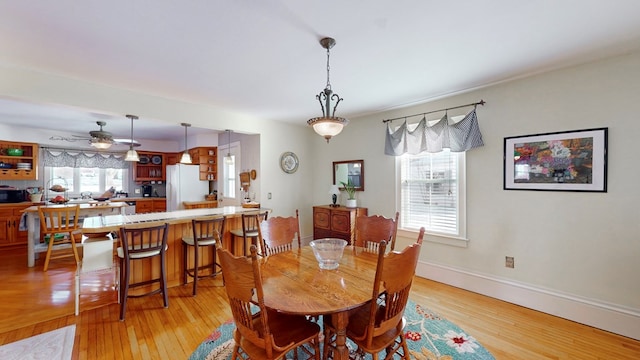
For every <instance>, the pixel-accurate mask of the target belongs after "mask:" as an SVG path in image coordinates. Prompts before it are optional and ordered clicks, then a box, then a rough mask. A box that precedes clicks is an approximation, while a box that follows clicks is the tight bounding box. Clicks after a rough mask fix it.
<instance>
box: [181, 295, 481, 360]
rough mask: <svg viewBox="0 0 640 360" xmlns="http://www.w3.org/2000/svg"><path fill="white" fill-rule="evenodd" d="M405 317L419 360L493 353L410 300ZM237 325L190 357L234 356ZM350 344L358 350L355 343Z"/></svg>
mask: <svg viewBox="0 0 640 360" xmlns="http://www.w3.org/2000/svg"><path fill="white" fill-rule="evenodd" d="M404 316H405V318H406V319H407V326H406V328H405V335H406V338H407V343H408V345H409V351H410V353H411V358H412V359H418V360H458V359H465V360H467V359H470V360H489V359H494V357H493V355H491V353H489V351H487V349H485V348H484V347H483V346H482V345H480V344H479V343H478V342H477V341H476V339H474V338H473V336H471V335H469V334H467V333H466V332H464V330H462V329H460V328H459V327H458V326H456V325H455V324H453V323H452V322H450V321H448V320H447V319H444V318H442V317H441V316H439V315H438V314H435V313H434V312H432V311H431V310H429V309H427V308H424V307H422V306H420V305H417V304H415V303H414V302H412V301H409V303H408V304H407V308H406V309H405V312H404ZM320 325H321V326H322V324H320ZM234 330H235V325H234V323H233V321H232V320H230V321H227V322H226V323H224V324H223V325H222V326H220V327H219V328H217V329H215V330H214V331H213V332H212V333H211V334H210V335H209V337H208V338H207V339H205V341H203V342H202V344H200V346H198V348H197V349H196V350H195V351H194V352H193V354H191V356H190V357H189V360H213V359H215V360H228V359H231V353H232V351H233V346H234V340H233V331H234ZM347 346H348V347H349V349H350V350H352V351H353V350H355V346H354V345H353V344H352V343H348V344H347Z"/></svg>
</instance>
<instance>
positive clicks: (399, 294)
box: [323, 241, 422, 360]
mask: <svg viewBox="0 0 640 360" xmlns="http://www.w3.org/2000/svg"><path fill="white" fill-rule="evenodd" d="M386 246H387V244H386V241H382V242H380V245H379V247H378V250H379V252H378V263H377V268H376V275H375V280H374V282H373V293H372V296H371V299H372V300H371V301H369V302H368V303H367V304H365V305H363V306H361V307H359V308H357V309H356V310H354V311H353V312H352V313H351V314H350V316H349V324H348V325H347V337H348V338H349V339H350V340H351V341H353V342H354V343H355V344H356V345H357V346H358V352H360V353H362V352H365V353H369V354H371V356H372V357H373V359H378V354H379V353H380V352H381V351H383V350H385V354H386V356H385V357H384V358H385V359H391V358H393V356H394V354H395V355H398V356H400V357H401V358H402V359H407V360H408V359H409V348H408V346H407V342H406V340H405V337H404V332H403V329H404V327H405V325H406V319H405V318H404V317H403V314H404V309H405V307H406V306H407V301H408V300H409V291H410V290H411V284H412V281H413V277H414V275H415V269H416V266H417V264H418V256H419V255H420V248H421V247H422V245H420V244H418V243H414V244H411V245H409V246H407V247H406V248H405V249H404V250H402V252H396V251H391V252H390V253H388V254H386V255H385V251H386ZM335 337H336V328H335V327H334V326H333V324H332V322H331V318H330V317H328V316H327V317H324V351H323V358H324V359H328V358H329V355H330V353H332V351H333V350H334V349H335Z"/></svg>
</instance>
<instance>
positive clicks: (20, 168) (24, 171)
mask: <svg viewBox="0 0 640 360" xmlns="http://www.w3.org/2000/svg"><path fill="white" fill-rule="evenodd" d="M7 149H20V150H22V155H20V156H11V155H9V154H8V153H7ZM0 162H2V164H3V166H2V167H0V180H38V144H34V143H24V142H12V141H0ZM6 164H8V166H10V168H5V167H4V166H7V165H6ZM18 164H20V165H18ZM26 164H29V165H26Z"/></svg>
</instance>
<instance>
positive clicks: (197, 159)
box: [189, 146, 218, 181]
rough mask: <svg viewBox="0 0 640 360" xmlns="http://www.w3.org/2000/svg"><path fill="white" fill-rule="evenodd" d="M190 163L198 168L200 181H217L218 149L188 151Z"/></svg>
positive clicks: (198, 148)
mask: <svg viewBox="0 0 640 360" xmlns="http://www.w3.org/2000/svg"><path fill="white" fill-rule="evenodd" d="M189 155H191V161H193V164H194V165H195V164H197V165H198V166H199V168H200V171H199V172H200V176H199V178H200V180H209V181H212V180H218V148H217V147H215V146H213V147H197V148H193V149H189Z"/></svg>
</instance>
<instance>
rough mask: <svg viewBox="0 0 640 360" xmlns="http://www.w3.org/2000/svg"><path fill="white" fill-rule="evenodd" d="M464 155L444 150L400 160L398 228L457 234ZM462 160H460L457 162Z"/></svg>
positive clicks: (459, 233) (408, 156) (407, 156)
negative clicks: (461, 169) (421, 228)
mask: <svg viewBox="0 0 640 360" xmlns="http://www.w3.org/2000/svg"><path fill="white" fill-rule="evenodd" d="M464 156H465V155H464V153H463V152H461V153H452V152H450V151H449V150H448V149H445V150H443V151H442V152H438V153H421V154H418V155H409V154H405V155H402V156H401V157H400V164H401V165H400V184H401V186H400V199H401V205H400V207H401V211H400V227H401V228H403V229H407V230H418V229H420V227H425V229H426V230H427V231H429V232H434V233H441V234H446V235H450V236H463V235H464V234H462V233H461V229H462V224H463V219H461V214H463V211H462V205H461V204H463V202H462V201H461V199H463V198H464V197H463V196H461V189H463V190H464V187H461V183H463V182H462V181H461V178H460V177H461V176H462V175H463V174H464V171H460V165H461V164H464ZM461 159H462V160H461Z"/></svg>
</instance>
